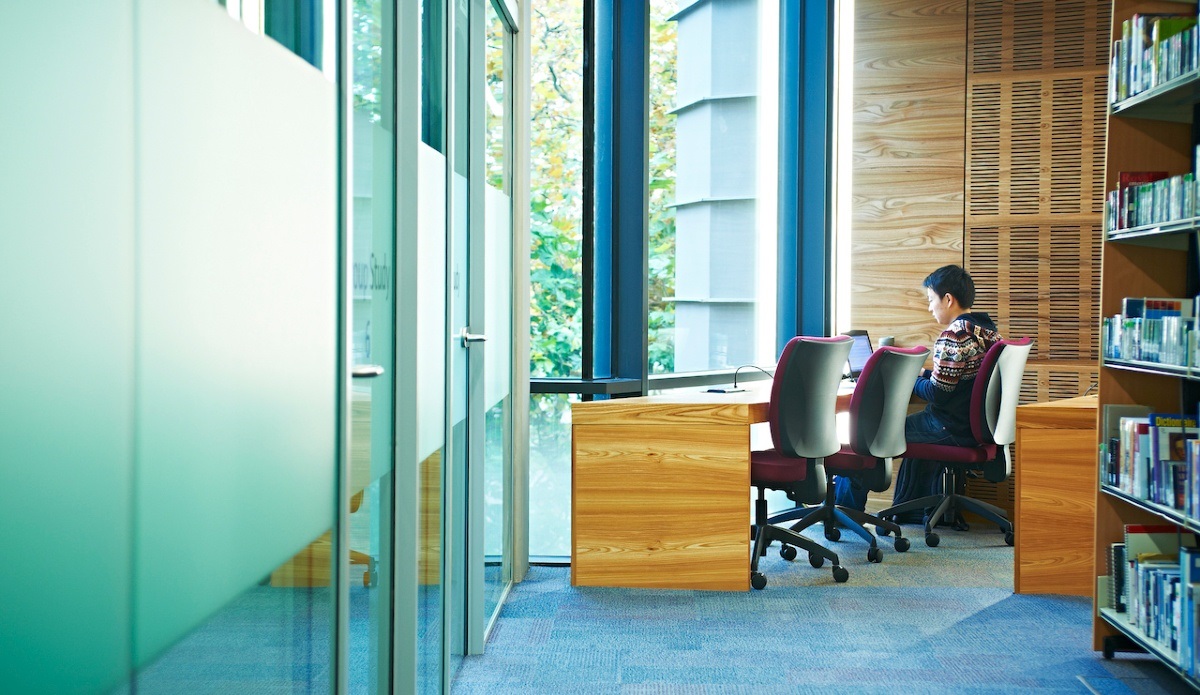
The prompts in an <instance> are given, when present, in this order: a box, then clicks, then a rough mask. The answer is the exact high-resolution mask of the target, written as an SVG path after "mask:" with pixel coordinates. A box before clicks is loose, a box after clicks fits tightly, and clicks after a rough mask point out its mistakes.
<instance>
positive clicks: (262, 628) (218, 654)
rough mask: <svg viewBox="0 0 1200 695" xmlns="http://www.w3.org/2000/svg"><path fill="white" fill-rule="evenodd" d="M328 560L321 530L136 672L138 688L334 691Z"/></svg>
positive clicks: (168, 692) (167, 692)
mask: <svg viewBox="0 0 1200 695" xmlns="http://www.w3.org/2000/svg"><path fill="white" fill-rule="evenodd" d="M330 521H331V522H332V519H331V520H330ZM332 566H333V565H332V564H331V557H330V534H329V533H325V534H323V535H321V536H320V537H319V538H316V539H314V540H313V542H312V543H311V544H310V545H309V546H308V547H307V548H305V549H304V550H302V551H300V553H298V554H297V555H296V556H295V557H293V558H292V559H290V560H288V561H287V562H285V563H284V564H282V565H280V566H279V567H278V568H276V569H275V570H274V571H273V572H271V573H270V574H269V575H267V576H266V577H263V578H262V580H261V581H260V582H259V583H258V584H257V585H255V586H252V587H250V588H249V589H247V590H246V591H245V592H244V593H242V594H241V595H240V596H238V597H237V598H235V599H234V600H233V601H231V602H230V603H229V604H227V605H226V606H225V607H224V608H222V609H221V610H220V611H219V612H217V614H216V615H214V616H212V617H211V618H209V619H208V620H207V621H205V623H204V624H202V625H200V626H199V627H197V628H196V629H195V630H193V631H191V632H190V633H189V634H188V635H187V637H184V638H183V639H182V640H181V641H179V642H178V643H176V644H175V645H173V646H172V647H171V648H170V649H168V650H167V651H166V652H165V653H164V654H163V655H162V656H161V657H159V658H158V659H157V660H155V661H154V663H152V664H150V665H149V666H147V667H145V668H144V669H142V670H141V671H139V672H138V674H137V676H136V679H135V692H138V693H147V694H150V695H157V694H159V693H162V694H163V695H175V694H176V693H192V692H197V693H198V692H204V693H220V692H228V693H235V692H272V693H329V692H332V689H333V673H332V666H333V646H332V641H331V640H332V637H333V622H334V610H333V589H332V586H331V583H330V577H331V575H332V573H331V568H332Z"/></svg>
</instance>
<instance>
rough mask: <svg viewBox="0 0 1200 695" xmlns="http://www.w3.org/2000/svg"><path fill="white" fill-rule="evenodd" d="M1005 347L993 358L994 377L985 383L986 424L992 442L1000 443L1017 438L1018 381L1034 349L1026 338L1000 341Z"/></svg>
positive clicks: (1019, 396)
mask: <svg viewBox="0 0 1200 695" xmlns="http://www.w3.org/2000/svg"><path fill="white" fill-rule="evenodd" d="M1003 342H1004V349H1003V350H1002V351H1001V352H1000V356H999V357H998V358H997V360H996V372H997V374H996V376H997V377H999V378H993V379H992V381H991V383H989V384H988V390H987V411H986V412H987V425H988V429H989V430H990V431H991V433H992V441H993V442H995V443H996V444H999V445H1001V446H1003V445H1006V444H1012V443H1013V442H1014V441H1016V439H1017V403H1018V402H1019V401H1020V399H1021V380H1022V379H1023V378H1024V376H1025V363H1026V362H1027V361H1028V360H1029V352H1030V350H1032V349H1033V341H1032V340H1029V339H1024V340H1013V341H1008V340H1006V341H1003Z"/></svg>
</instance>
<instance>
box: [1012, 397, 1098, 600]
mask: <svg viewBox="0 0 1200 695" xmlns="http://www.w3.org/2000/svg"><path fill="white" fill-rule="evenodd" d="M1015 466H1016V490H1015V494H1014V495H1013V497H1014V498H1015V500H1014V501H1015V503H1016V515H1015V520H1014V521H1015V524H1016V527H1017V529H1016V530H1017V542H1016V549H1015V552H1014V554H1013V591H1014V592H1016V593H1018V594H1073V595H1076V596H1091V595H1092V593H1093V591H1094V589H1095V586H1096V576H1095V567H1094V559H1093V552H1094V548H1095V541H1094V538H1093V532H1092V529H1093V526H1094V523H1095V516H1096V480H1097V455H1096V397H1095V396H1084V397H1082V398H1069V399H1067V400H1062V401H1052V402H1049V403H1033V404H1030V405H1023V406H1020V407H1018V408H1017V442H1016V462H1015Z"/></svg>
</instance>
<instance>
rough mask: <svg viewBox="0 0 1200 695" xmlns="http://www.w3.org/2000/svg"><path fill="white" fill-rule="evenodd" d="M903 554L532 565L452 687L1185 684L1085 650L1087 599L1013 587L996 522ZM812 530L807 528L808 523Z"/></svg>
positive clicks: (1101, 687) (614, 689)
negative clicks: (691, 571)
mask: <svg viewBox="0 0 1200 695" xmlns="http://www.w3.org/2000/svg"><path fill="white" fill-rule="evenodd" d="M905 533H906V535H909V536H910V537H912V538H913V547H912V549H911V550H910V551H909V552H907V553H903V554H900V553H896V552H895V551H894V550H893V549H892V547H891V542H890V541H887V540H884V541H883V542H882V543H881V547H882V548H883V549H884V561H883V562H882V563H881V564H869V563H868V562H867V561H866V544H865V543H864V542H862V541H861V540H859V539H857V538H852V539H848V540H843V541H841V542H838V543H827V544H828V545H829V547H832V548H834V549H835V550H836V551H837V552H838V553H839V555H840V556H841V562H842V565H843V566H845V567H846V568H847V569H848V570H849V571H850V579H849V581H848V582H847V583H845V584H835V583H834V582H833V579H832V574H831V572H830V570H829V565H828V564H827V565H826V566H825V567H824V568H822V569H814V568H812V567H811V566H809V564H808V563H807V562H806V560H805V558H804V556H803V555H801V557H800V558H799V559H798V560H797V561H796V562H794V563H789V562H786V561H784V560H783V559H781V558H780V557H779V554H778V552H777V548H778V546H776V547H775V548H773V549H772V550H771V551H770V552H769V553H768V555H767V556H766V557H764V558H763V560H762V562H761V564H760V569H761V570H762V571H763V572H764V574H766V576H767V578H768V585H767V587H766V589H765V590H763V591H750V592H707V591H670V590H646V589H640V590H638V589H608V588H586V587H580V588H573V587H571V586H570V570H569V568H565V567H540V566H539V567H533V568H532V569H531V570H530V573H529V575H528V577H527V578H526V580H525V581H523V582H521V583H520V584H517V585H516V586H515V587H514V588H513V590H512V592H511V593H510V594H509V597H508V600H507V602H506V603H505V605H504V607H503V609H502V612H501V615H500V618H499V620H498V621H497V623H496V625H495V627H494V628H493V630H492V633H491V635H490V637H489V640H488V643H487V648H486V650H485V653H484V654H483V655H479V656H470V657H467V658H466V659H465V660H464V661H463V664H462V666H461V668H460V669H459V672H458V674H457V677H456V678H455V680H454V683H453V690H452V692H453V693H454V694H455V695H470V694H474V693H487V694H489V695H497V694H500V693H564V694H566V693H587V694H589V695H591V694H602V693H663V694H666V693H688V694H692V693H761V692H766V691H768V689H769V690H770V691H772V692H784V693H854V694H864V695H866V694H871V693H880V694H889V695H890V694H893V693H929V694H934V693H947V694H950V693H953V694H961V693H1027V692H1038V693H1043V692H1044V693H1103V694H1106V695H1107V694H1117V693H1138V694H1146V695H1149V694H1157V693H1185V692H1194V691H1192V690H1191V688H1190V687H1188V686H1187V685H1186V684H1185V683H1183V681H1181V680H1180V679H1179V678H1178V677H1176V676H1175V675H1174V674H1173V673H1171V672H1170V670H1169V669H1168V668H1167V667H1165V666H1163V665H1162V664H1161V663H1159V662H1158V661H1157V660H1155V659H1154V658H1153V657H1149V656H1146V655H1136V654H1118V655H1117V657H1116V659H1114V660H1112V661H1106V660H1104V659H1103V658H1102V657H1101V656H1100V654H1099V653H1097V652H1093V651H1092V649H1091V630H1092V628H1091V610H1092V608H1091V600H1090V599H1088V598H1080V597H1073V596H1018V595H1015V594H1013V593H1012V556H1013V551H1012V548H1010V547H1008V546H1007V545H1005V544H1004V540H1003V537H1002V536H1001V535H1000V534H999V533H997V532H995V531H994V530H990V531H985V530H979V531H974V530H973V531H970V532H954V531H946V532H944V533H942V534H941V535H942V543H941V545H940V546H939V547H937V548H928V547H926V546H925V544H924V542H923V540H921V539H920V538H921V536H920V534H919V529H918V528H916V527H909V528H906V529H905ZM818 535H819V534H818Z"/></svg>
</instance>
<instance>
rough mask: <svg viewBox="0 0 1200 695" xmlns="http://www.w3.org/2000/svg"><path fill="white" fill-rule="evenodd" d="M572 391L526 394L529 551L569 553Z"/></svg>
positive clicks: (532, 553)
mask: <svg viewBox="0 0 1200 695" xmlns="http://www.w3.org/2000/svg"><path fill="white" fill-rule="evenodd" d="M578 400H579V397H578V396H576V395H562V394H533V395H532V396H530V398H529V554H530V556H539V557H547V556H549V557H570V555H571V403H574V402H577V401H578Z"/></svg>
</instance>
